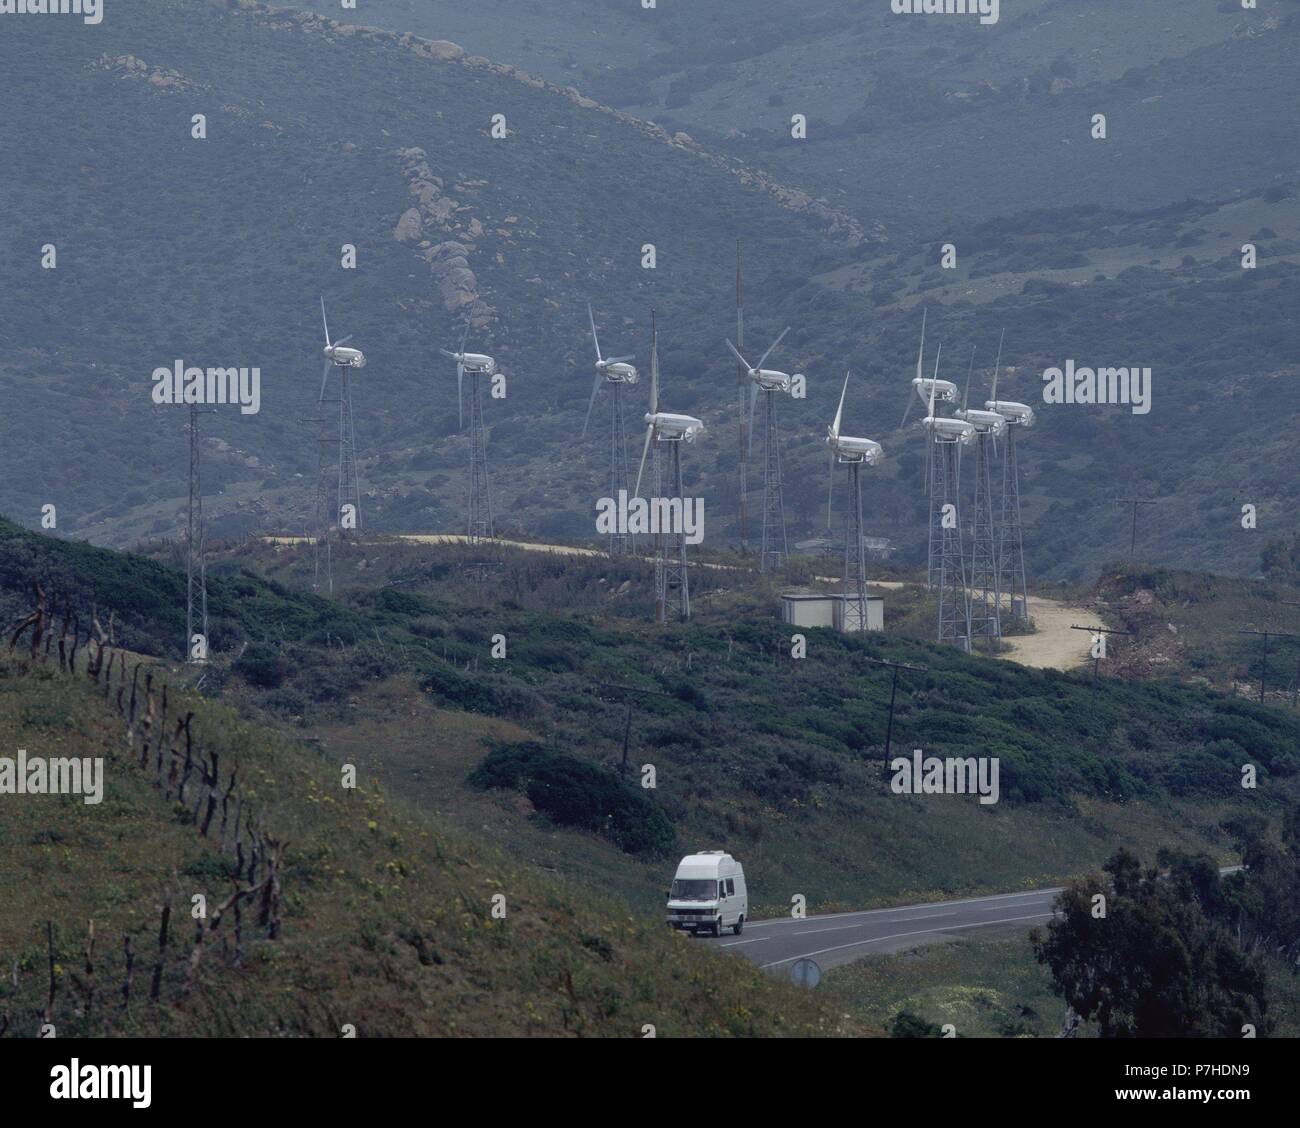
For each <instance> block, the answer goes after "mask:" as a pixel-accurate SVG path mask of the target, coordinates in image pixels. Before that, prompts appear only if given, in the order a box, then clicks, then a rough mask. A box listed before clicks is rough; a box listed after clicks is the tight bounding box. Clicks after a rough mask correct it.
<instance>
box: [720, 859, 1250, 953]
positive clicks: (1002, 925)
mask: <svg viewBox="0 0 1300 1128" xmlns="http://www.w3.org/2000/svg"><path fill="white" fill-rule="evenodd" d="M1239 869H1241V866H1221V867H1220V868H1219V873H1220V875H1223V874H1229V873H1235V872H1236V871H1237V870H1239ZM1059 892H1061V886H1056V887H1054V888H1052V889H1035V890H1033V891H1031V892H1028V893H998V894H996V895H994V896H991V897H968V898H965V899H964V900H961V901H932V902H930V903H928V904H922V905H901V906H899V907H898V908H894V909H870V910H867V911H865V912H860V913H828V914H826V915H824V916H811V917H808V918H806V919H804V920H792V919H790V918H789V917H781V918H779V919H777V920H756V921H754V922H753V923H752V924H751V923H750V922H749V921H746V922H745V928H744V931H743V932H742V933H741V934H740V935H739V936H736V935H734V934H733V933H731V932H725V933H723V934H722V936H720V937H717V938H714V937H712V936H705V935H704V934H703V933H699V934H697V935H696V937H695V940H696V942H697V943H701V944H713V945H716V946H717V947H719V948H726V949H729V950H734V951H735V952H737V953H739V954H740V955H743V956H748V957H749V958H750V959H751V960H753V961H754V962H755V963H756V964H758V966H759V967H762V968H771V969H773V970H774V971H777V972H780V973H784V972H786V971H788V970H789V968H790V965H791V964H792V963H794V961H795V960H799V959H810V960H815V961H816V963H817V966H818V967H820V968H821V969H822V970H823V971H825V970H827V969H828V968H832V967H838V966H839V965H840V964H846V963H852V962H853V961H854V960H856V959H860V958H861V957H863V956H871V955H877V954H879V953H882V952H900V951H904V950H905V949H908V948H918V947H920V946H921V945H923V944H941V943H943V942H944V941H947V940H958V939H961V938H962V937H964V936H1011V935H1015V934H1017V933H1021V934H1023V933H1025V932H1027V931H1029V929H1031V928H1033V927H1034V925H1036V924H1043V923H1044V922H1046V921H1047V920H1049V919H1050V918H1051V916H1052V901H1053V900H1055V898H1056V895H1057V894H1058V893H1059Z"/></svg>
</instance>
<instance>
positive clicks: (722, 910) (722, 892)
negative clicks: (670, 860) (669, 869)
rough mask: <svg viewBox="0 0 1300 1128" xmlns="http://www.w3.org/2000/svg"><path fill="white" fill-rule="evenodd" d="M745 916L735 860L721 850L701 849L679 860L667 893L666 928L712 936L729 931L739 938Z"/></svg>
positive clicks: (740, 877)
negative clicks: (671, 885)
mask: <svg viewBox="0 0 1300 1128" xmlns="http://www.w3.org/2000/svg"><path fill="white" fill-rule="evenodd" d="M748 916H749V893H748V891H747V890H746V889H745V871H744V869H743V868H742V867H741V865H740V863H739V862H738V861H736V859H735V858H733V857H732V856H731V855H730V854H728V853H725V852H724V851H722V850H701V851H700V852H699V853H698V854H687V855H686V857H684V858H683V859H682V860H681V864H680V865H679V866H678V867H677V875H676V876H675V877H674V878H673V887H672V888H671V889H670V890H669V891H668V924H669V926H670V927H672V928H677V929H684V930H688V931H691V932H704V931H707V932H711V933H713V935H714V936H721V935H722V930H723V929H724V928H730V929H731V930H732V931H733V932H734V933H735V934H736V935H737V936H739V935H740V931H741V929H743V928H744V927H745V918H746V917H748Z"/></svg>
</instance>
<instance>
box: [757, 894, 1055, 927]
mask: <svg viewBox="0 0 1300 1128" xmlns="http://www.w3.org/2000/svg"><path fill="white" fill-rule="evenodd" d="M1064 891H1065V887H1064V886H1063V885H1058V886H1055V887H1053V888H1051V889H1031V890H1028V891H1026V892H1024V893H994V894H991V895H989V896H987V897H963V898H961V899H960V900H956V901H931V902H927V903H925V904H921V905H894V906H893V907H892V908H888V909H860V910H858V911H856V912H849V913H816V914H814V915H813V916H811V917H805V918H804V919H803V920H796V919H795V918H794V917H789V918H786V917H781V918H779V919H774V920H747V921H745V927H746V928H762V927H768V926H775V925H780V924H807V923H808V922H809V921H810V920H836V919H839V920H844V919H847V918H849V917H863V916H879V915H880V914H881V913H902V912H906V911H907V910H908V909H946V908H950V907H951V906H953V905H979V904H984V903H986V902H988V901H1004V902H1005V901H1013V900H1016V899H1018V898H1022V897H1046V896H1048V895H1051V896H1055V895H1056V894H1057V893H1062V892H1064ZM994 907H995V908H1005V907H1006V906H1005V905H998V906H994Z"/></svg>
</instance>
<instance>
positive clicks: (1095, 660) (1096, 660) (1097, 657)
mask: <svg viewBox="0 0 1300 1128" xmlns="http://www.w3.org/2000/svg"><path fill="white" fill-rule="evenodd" d="M1070 630H1072V631H1087V632H1088V633H1089V634H1091V635H1092V636H1093V638H1097V637H1098V636H1102V637H1103V638H1104V637H1105V636H1106V635H1131V634H1133V632H1132V631H1120V630H1112V629H1111V628H1109V627H1076V626H1074V625H1073V624H1071V625H1070ZM1094 649H1097V648H1096V647H1095V646H1094ZM1100 649H1102V650H1104V649H1105V646H1104V645H1103V646H1102V647H1101V648H1100ZM1100 667H1101V654H1100V653H1096V654H1093V656H1092V680H1093V681H1094V682H1095V681H1096V680H1097V671H1098V669H1099V668H1100Z"/></svg>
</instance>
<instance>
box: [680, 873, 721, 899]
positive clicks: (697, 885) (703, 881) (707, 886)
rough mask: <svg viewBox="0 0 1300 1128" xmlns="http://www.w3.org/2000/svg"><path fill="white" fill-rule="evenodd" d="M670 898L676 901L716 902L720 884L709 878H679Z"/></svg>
mask: <svg viewBox="0 0 1300 1128" xmlns="http://www.w3.org/2000/svg"><path fill="white" fill-rule="evenodd" d="M668 896H669V897H671V898H672V899H673V900H674V901H716V900H717V898H718V883H717V882H716V881H712V880H710V879H708V878H701V877H688V878H680V877H679V878H677V879H676V880H675V881H674V882H673V887H672V889H671V890H670V891H669V893H668Z"/></svg>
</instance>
